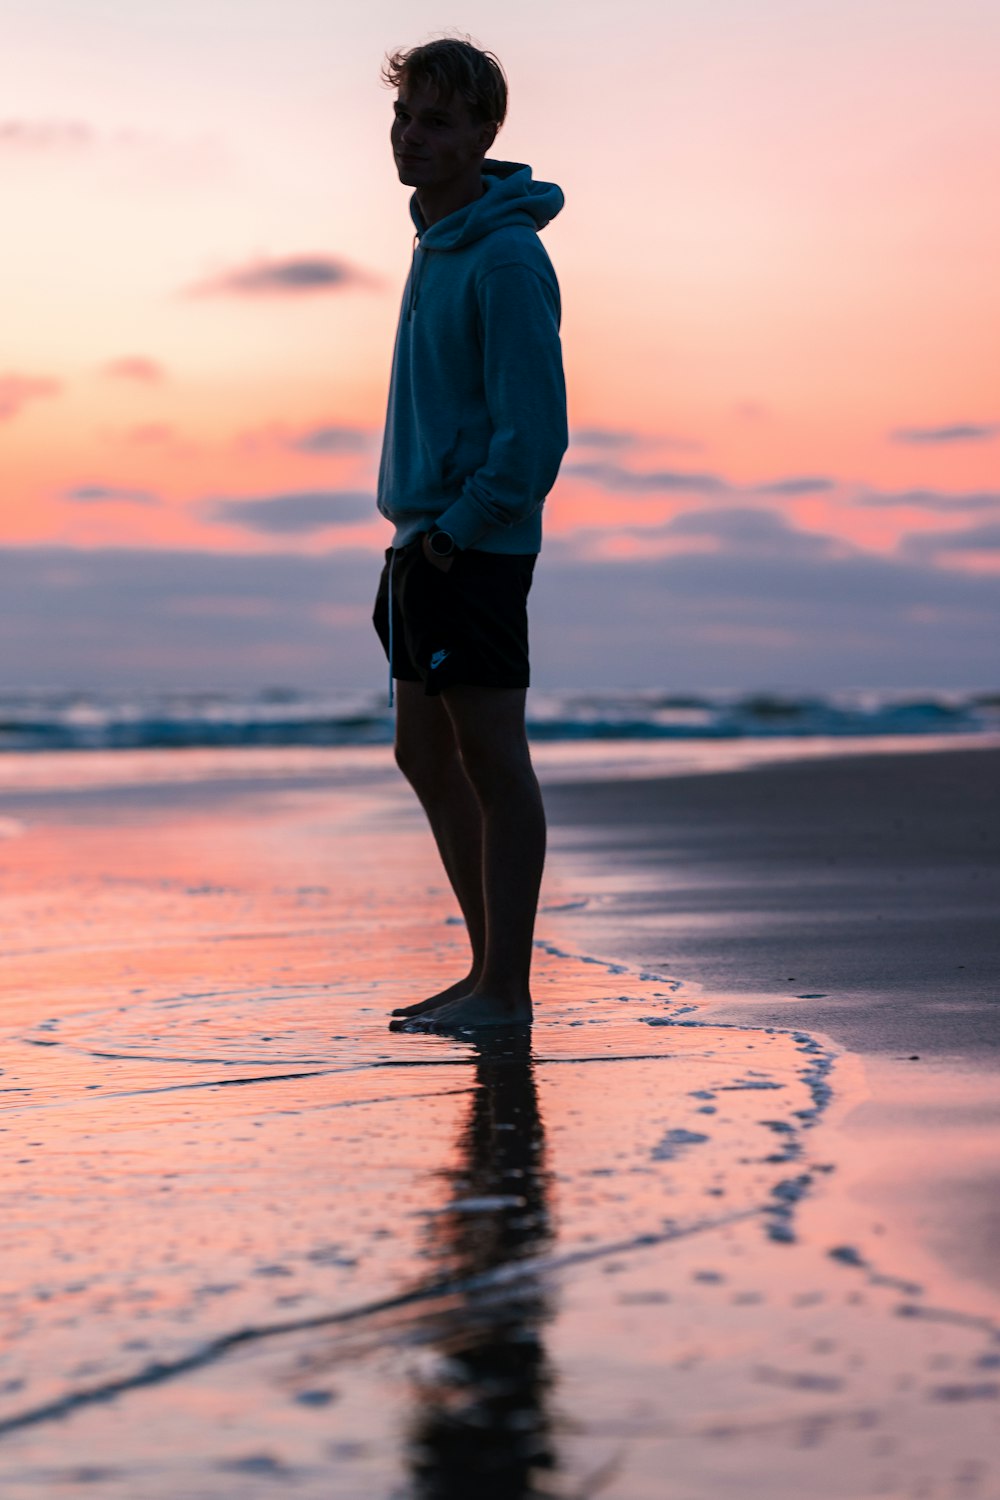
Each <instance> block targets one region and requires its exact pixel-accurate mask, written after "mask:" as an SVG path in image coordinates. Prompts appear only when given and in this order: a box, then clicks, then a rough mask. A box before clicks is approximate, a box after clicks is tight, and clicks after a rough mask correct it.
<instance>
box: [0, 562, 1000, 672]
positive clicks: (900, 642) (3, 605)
mask: <svg viewBox="0 0 1000 1500" xmlns="http://www.w3.org/2000/svg"><path fill="white" fill-rule="evenodd" d="M380 567H381V557H380V556H379V555H378V554H377V553H376V552H375V551H374V550H372V551H361V550H357V549H353V550H347V549H343V550H342V549H339V548H338V549H337V550H335V551H328V552H326V553H324V554H323V555H321V556H316V555H303V554H299V553H288V552H274V553H266V554H260V553H257V554H254V555H247V554H236V553H218V552H198V551H180V550H176V551H174V550H169V551H168V550H155V549H142V548H100V549H95V550H92V551H86V550H82V549H73V548H68V547H26V548H6V549H0V639H2V640H3V642H4V646H5V648H6V649H5V653H4V686H5V687H7V688H10V689H16V688H18V687H22V686H23V687H28V686H32V685H37V686H40V687H47V686H56V687H58V686H62V685H65V686H70V687H88V688H102V687H122V688H127V687H129V686H142V687H152V688H160V687H164V688H176V689H183V688H187V689H198V688H205V689H209V688H221V689H225V688H230V689H238V688H244V687H251V688H252V687H257V688H259V687H261V686H263V685H267V684H269V683H275V682H285V683H288V684H290V685H293V686H306V687H320V688H323V687H325V688H341V687H343V688H368V689H369V690H370V691H371V693H372V694H373V696H374V695H375V694H377V693H378V692H380V690H381V689H382V683H383V674H384V669H385V660H384V657H383V655H382V652H381V650H380V648H379V646H378V642H377V640H376V638H375V635H374V632H373V630H372V627H371V620H370V616H371V606H372V601H373V598H374V594H375V588H376V582H377V579H378V574H379V571H380ZM531 617H532V652H533V657H534V672H533V677H534V681H535V682H536V684H537V686H538V687H539V688H542V689H544V688H546V687H558V686H562V687H580V686H587V685H590V686H592V687H602V686H606V685H608V684H616V685H618V686H620V687H636V686H650V687H661V688H669V689H672V690H678V691H679V690H683V689H689V690H698V689H700V690H703V691H708V690H712V689H717V690H724V689H735V690H744V689H745V690H754V689H763V688H783V687H784V688H787V689H789V690H791V689H802V688H805V689H809V688H811V689H813V690H815V691H820V690H823V689H829V688H836V687H852V686H853V687H865V686H873V687H879V686H881V687H906V688H908V687H916V686H923V687H926V686H928V685H937V686H940V687H949V686H953V687H968V686H970V685H983V684H990V683H995V681H996V645H995V643H996V640H997V637H998V634H1000V588H998V584H997V580H996V578H995V577H991V576H987V575H984V574H975V573H971V572H960V571H958V570H953V569H940V568H935V567H933V566H930V565H928V564H926V563H924V562H922V561H919V560H916V559H901V558H898V557H897V558H887V557H876V556H872V555H870V554H861V553H858V554H851V555H849V556H840V557H837V556H832V555H825V554H821V553H817V554H815V555H811V556H809V555H800V556H796V557H791V556H787V555H786V556H780V555H774V556H763V555H758V556H754V557H753V558H752V559H749V558H748V557H747V556H746V555H740V554H739V553H735V552H733V553H730V552H691V553H684V554H676V555H673V556H670V557H665V558H662V557H661V558H655V559H651V560H645V559H642V560H638V561H628V562H625V561H621V560H617V561H607V560H600V561H587V560H580V559H569V558H565V557H560V555H559V548H558V547H556V546H554V545H550V544H548V543H547V544H546V548H545V550H544V551H543V553H542V556H541V558H540V560H539V566H538V568H537V570H536V574H535V582H534V585H533V588H532V601H531Z"/></svg>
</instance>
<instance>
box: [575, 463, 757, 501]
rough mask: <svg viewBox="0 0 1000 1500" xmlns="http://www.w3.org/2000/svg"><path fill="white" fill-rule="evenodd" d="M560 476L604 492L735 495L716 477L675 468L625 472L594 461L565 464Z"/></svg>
mask: <svg viewBox="0 0 1000 1500" xmlns="http://www.w3.org/2000/svg"><path fill="white" fill-rule="evenodd" d="M561 473H562V474H563V475H565V476H569V475H573V476H575V477H576V478H578V479H586V480H589V481H590V483H591V484H596V485H599V486H600V488H601V489H605V490H619V491H633V492H637V493H640V494H647V493H651V492H653V491H662V490H688V491H692V490H694V491H697V492H699V493H701V494H706V495H716V494H721V495H725V494H730V493H731V492H732V486H731V485H729V484H727V483H726V481H725V480H724V479H720V478H719V476H718V475H717V474H698V473H692V472H684V471H682V470H675V469H658V470H653V471H649V470H647V471H646V472H645V473H636V472H635V471H634V470H633V469H623V468H622V467H621V466H620V465H619V464H610V463H602V462H599V461H595V462H593V463H564V464H563V466H562V470H561Z"/></svg>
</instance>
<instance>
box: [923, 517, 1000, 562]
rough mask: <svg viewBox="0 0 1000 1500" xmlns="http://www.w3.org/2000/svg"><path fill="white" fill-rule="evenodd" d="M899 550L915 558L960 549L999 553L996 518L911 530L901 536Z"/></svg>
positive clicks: (937, 556)
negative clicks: (953, 528) (938, 528)
mask: <svg viewBox="0 0 1000 1500" xmlns="http://www.w3.org/2000/svg"><path fill="white" fill-rule="evenodd" d="M899 550H900V553H901V555H902V556H904V557H913V558H919V559H940V558H942V557H944V556H946V555H948V554H954V553H960V552H966V553H970V554H976V553H986V554H989V553H991V552H996V553H998V554H1000V521H985V522H984V523H983V524H982V525H980V526H968V527H966V528H965V529H964V530H959V531H921V532H911V533H910V535H908V536H905V537H903V538H902V540H901V541H900V544H899Z"/></svg>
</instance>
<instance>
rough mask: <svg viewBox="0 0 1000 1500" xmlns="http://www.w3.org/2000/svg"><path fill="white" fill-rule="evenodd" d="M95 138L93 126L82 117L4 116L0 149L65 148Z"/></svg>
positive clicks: (1, 123) (0, 129)
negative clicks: (55, 118) (6, 117)
mask: <svg viewBox="0 0 1000 1500" xmlns="http://www.w3.org/2000/svg"><path fill="white" fill-rule="evenodd" d="M93 140H94V131H93V128H92V127H91V126H90V125H87V124H85V123H84V122H83V121H82V120H0V150H3V149H12V150H15V151H17V150H22V151H53V150H64V149H65V148H66V147H78V146H89V145H91V144H92V142H93Z"/></svg>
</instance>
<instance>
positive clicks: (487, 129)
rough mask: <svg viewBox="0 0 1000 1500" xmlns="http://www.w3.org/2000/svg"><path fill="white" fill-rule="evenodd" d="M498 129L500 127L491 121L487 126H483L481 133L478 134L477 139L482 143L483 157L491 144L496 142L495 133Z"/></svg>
mask: <svg viewBox="0 0 1000 1500" xmlns="http://www.w3.org/2000/svg"><path fill="white" fill-rule="evenodd" d="M499 129H500V126H499V125H497V124H496V122H495V121H493V120H491V121H490V123H489V124H488V125H484V126H483V128H482V133H481V134H480V137H479V139H480V140H481V141H482V145H483V155H484V156H485V155H486V153H487V151H488V150H489V149H490V147H491V146H492V144H493V142H494V141H495V140H496V138H497V131H498V130H499Z"/></svg>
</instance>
